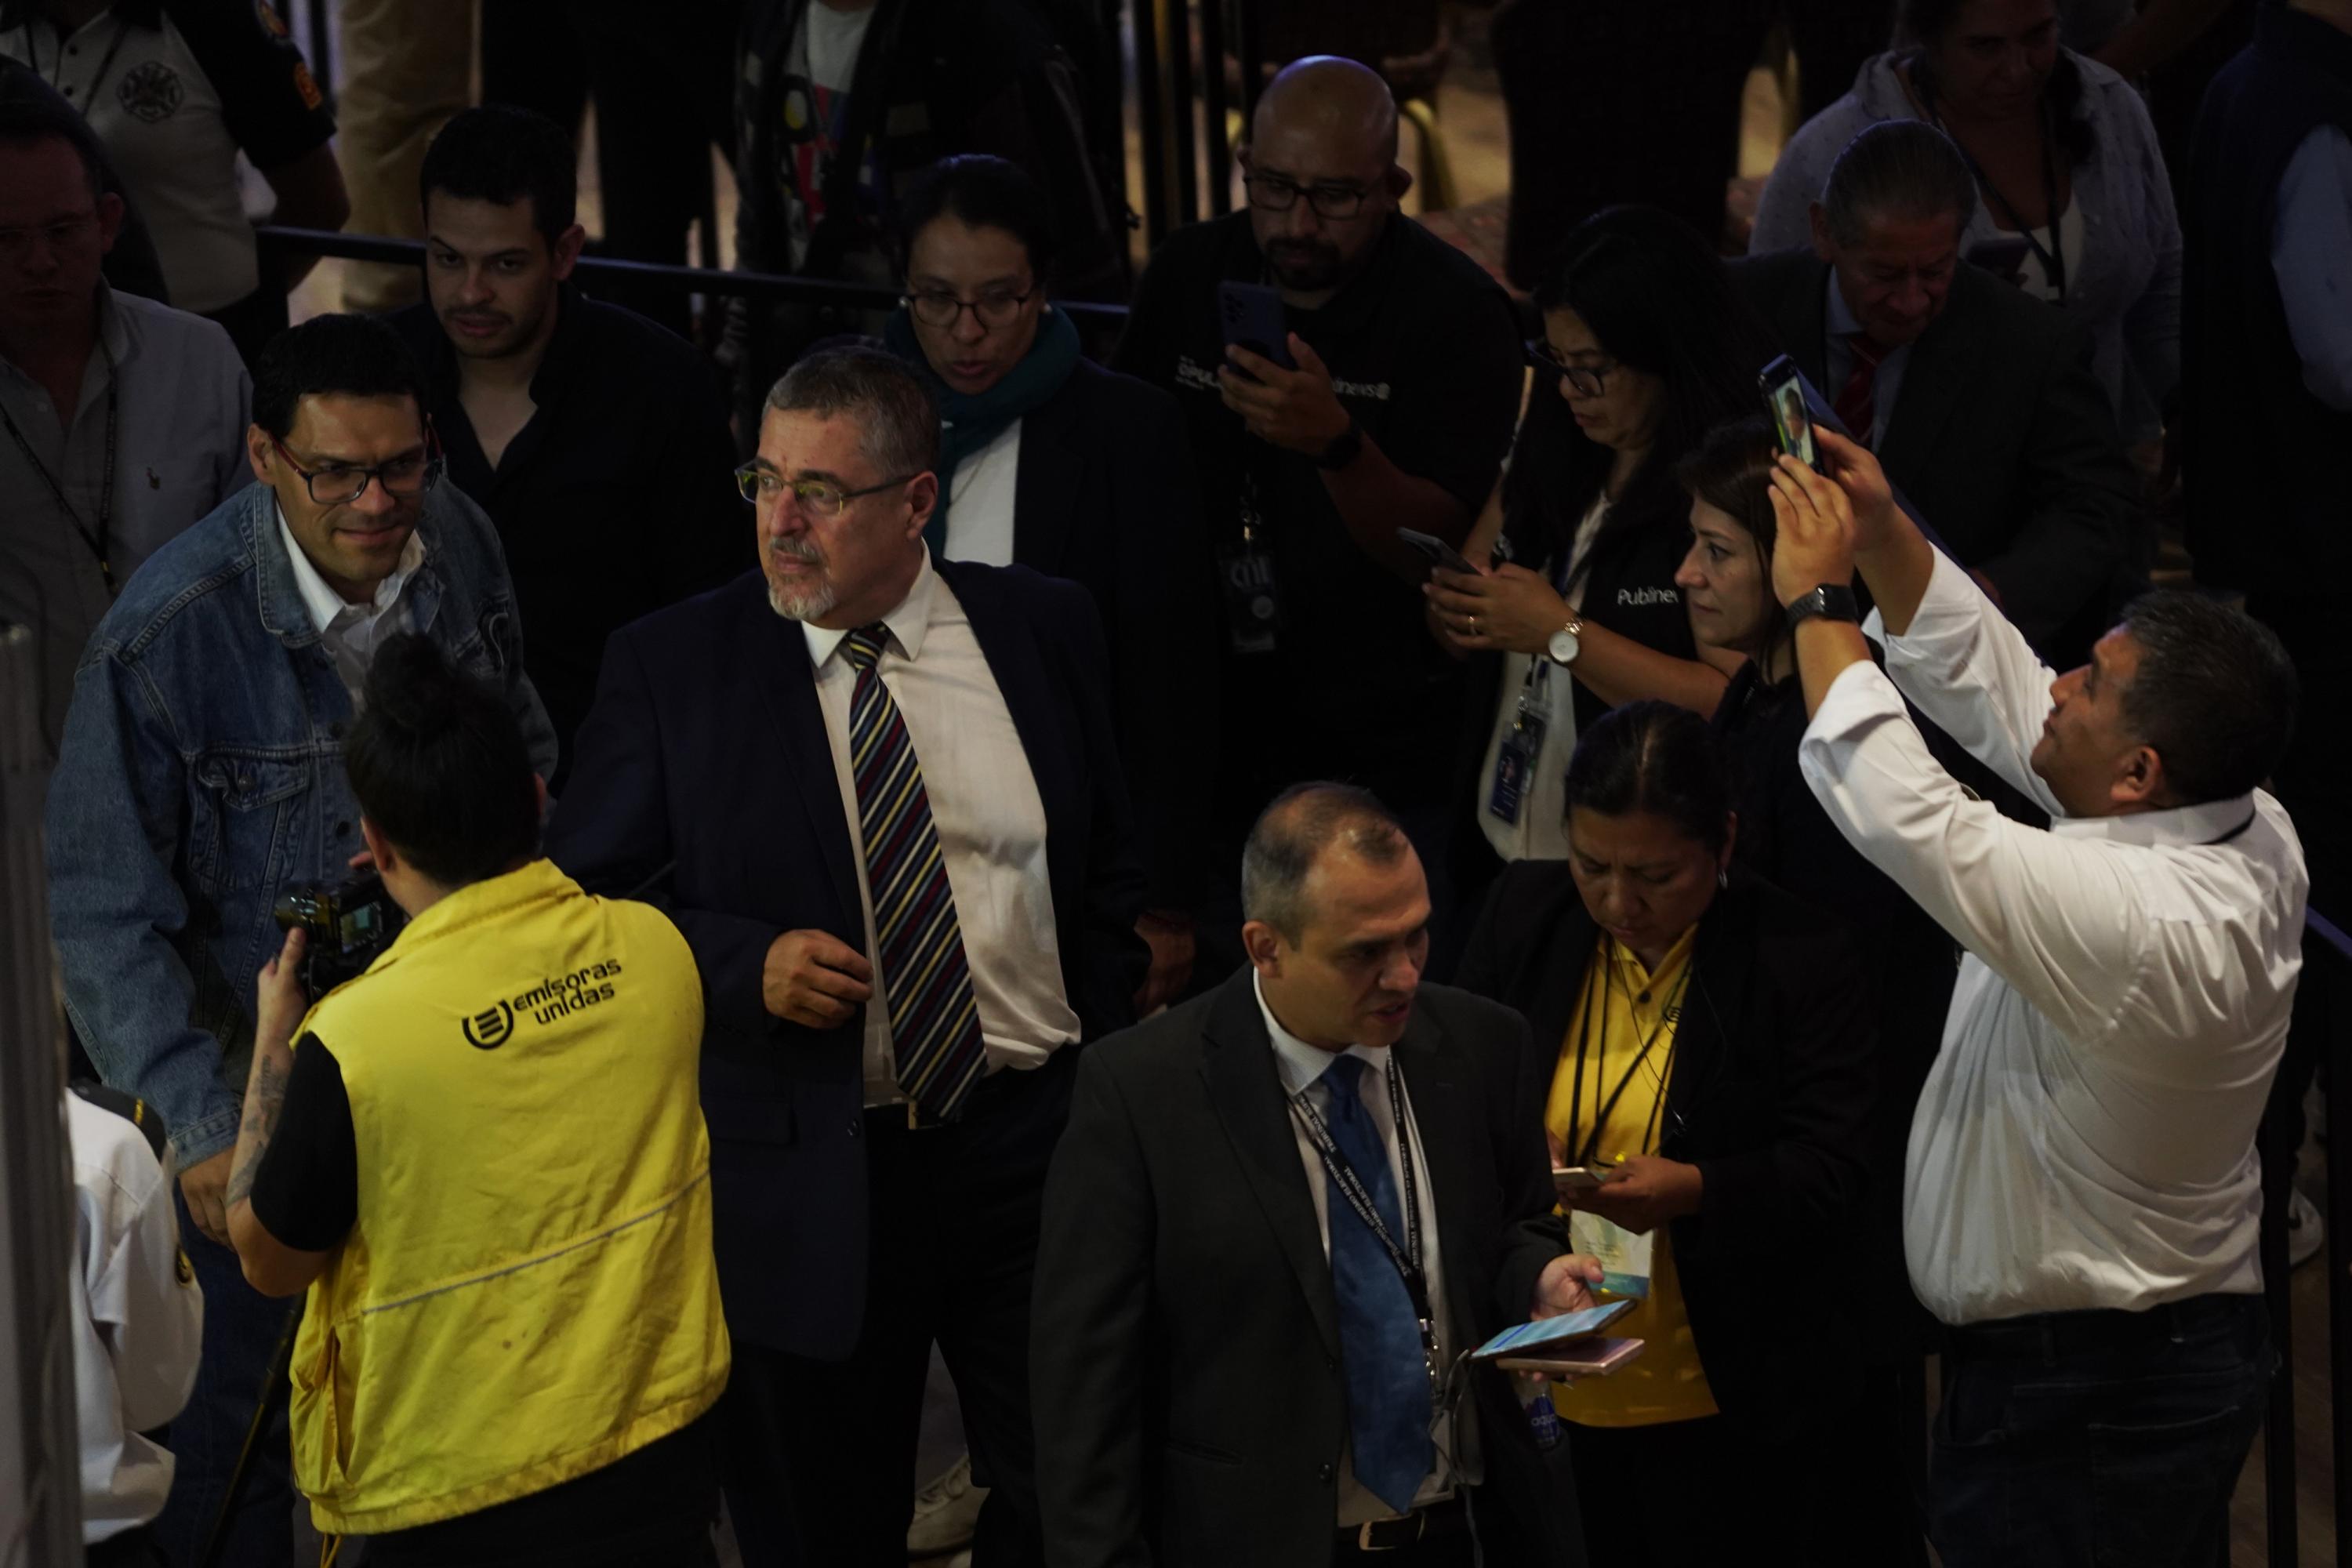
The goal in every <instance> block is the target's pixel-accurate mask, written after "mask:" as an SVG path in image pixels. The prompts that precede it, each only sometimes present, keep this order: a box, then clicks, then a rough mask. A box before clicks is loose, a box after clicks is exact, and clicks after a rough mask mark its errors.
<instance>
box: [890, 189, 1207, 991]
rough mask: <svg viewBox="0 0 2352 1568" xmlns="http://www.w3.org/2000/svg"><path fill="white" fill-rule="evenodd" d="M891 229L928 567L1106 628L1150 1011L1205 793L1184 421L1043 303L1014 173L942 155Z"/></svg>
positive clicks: (1039, 200)
mask: <svg viewBox="0 0 2352 1568" xmlns="http://www.w3.org/2000/svg"><path fill="white" fill-rule="evenodd" d="M899 216H900V220H901V232H902V233H903V234H904V236H905V244H906V257H905V262H906V268H905V269H906V289H907V291H906V295H905V297H904V298H903V299H902V300H900V301H899V305H898V310H897V311H896V312H895V313H894V314H893V315H892V316H891V317H890V320H889V322H888V324H887V327H886V328H885V330H884V333H883V338H884V342H887V344H888V346H889V348H890V350H891V352H892V353H896V354H898V356H899V357H900V358H901V359H904V360H906V361H907V362H908V363H910V364H912V365H913V366H914V367H915V369H916V372H917V374H919V375H920V376H921V377H922V379H923V380H924V382H925V383H926V384H929V387H930V389H931V394H932V395H933V396H934V397H936V398H937V399H938V401H939V405H940V472H939V479H940V505H939V510H938V511H936V512H934V513H933V514H932V516H931V521H930V525H929V529H928V533H929V538H930V543H931V549H932V552H933V553H935V554H937V555H940V556H941V557H944V558H946V559H949V560H954V561H981V562H986V563H990V564H992V565H999V566H1002V565H1006V564H1015V565H1022V566H1027V567H1029V568H1031V569H1033V570H1034V571H1038V572H1043V573H1045V574H1046V575H1048V576H1053V577H1066V578H1069V579H1071V580H1072V581H1074V582H1077V583H1082V584H1085V585H1086V586H1087V589H1088V590H1090V591H1091V592H1092V593H1093V595H1094V596H1095V605H1096V607H1097V609H1098V610H1100V612H1101V614H1102V621H1103V628H1104V630H1105V632H1106V633H1107V634H1108V638H1109V642H1110V654H1111V679H1112V685H1113V690H1114V692H1115V694H1116V699H1117V701H1118V713H1117V722H1118V739H1119V751H1120V753H1121V755H1122V756H1124V757H1125V759H1126V761H1127V763H1128V778H1129V787H1130V790H1131V792H1132V794H1133V795H1134V799H1135V806H1136V816H1137V820H1138V825H1139V828H1140V830H1141V834H1142V838H1143V849H1144V858H1145V871H1146V875H1147V877H1148V879H1149V886H1148V889H1147V892H1146V898H1145V909H1146V910H1147V912H1146V915H1145V917H1144V921H1143V924H1142V926H1141V927H1140V928H1139V929H1140V930H1141V931H1142V934H1143V936H1144V939H1145V940H1146V941H1147V942H1150V945H1151V972H1150V978H1149V979H1148V980H1147V981H1146V982H1145V985H1144V990H1143V992H1142V994H1140V996H1139V998H1138V1006H1139V1008H1140V1009H1141V1010H1142V1011H1144V1012H1147V1013H1148V1012H1150V1010H1151V1009H1153V1008H1155V1007H1157V1006H1159V1005H1161V1004H1162V1003H1165V1002H1170V1001H1173V1000H1174V999H1175V997H1176V995H1177V994H1178V993H1180V992H1181V990H1182V989H1183V987H1184V984H1185V983H1186V981H1187V979H1188V978H1189V975H1190V973H1191V969H1192V913H1191V911H1192V910H1193V908H1194V907H1195V905H1196V904H1197V902H1198V896H1199V886H1200V878H1199V868H1200V865H1201V863H1202V861H1201V840H1202V836H1203V833H1204V831H1205V829H1204V826H1203V822H1204V813H1205V810H1206V802H1207V801H1208V799H1209V795H1210V790H1211V784H1212V780H1213V749H1212V748H1211V747H1210V746H1209V745H1208V743H1207V741H1208V737H1210V736H1212V735H1213V734H1214V733H1215V729H1216V726H1215V710H1216V678H1217V674H1216V672H1217V642H1216V635H1217V634H1216V628H1217V605H1216V580H1215V576H1214V572H1215V568H1214V565H1213V563H1212V561H1211V558H1210V552H1209V543H1208V536H1207V534H1206V532H1205V531H1204V530H1203V528H1202V520H1201V503H1200V492H1199V489H1198V487H1197V485H1196V483H1195V481H1194V479H1193V474H1192V454H1191V452H1190V450H1189V448H1188V447H1186V445H1185V439H1184V424H1183V420H1182V417H1181V416H1180V415H1179V414H1178V412H1177V408H1176V403H1175V400H1174V399H1173V398H1171V397H1170V396H1169V395H1168V394H1167V393H1165V392H1162V391H1161V390H1160V389H1159V388H1158V387H1155V386H1151V385H1149V384H1145V383H1143V382H1140V381H1138V380H1136V379H1135V378H1134V377H1132V376H1126V375H1120V374H1116V373H1114V372H1112V371H1108V370H1105V369H1103V368H1102V367H1101V366H1099V365H1097V364H1095V363H1091V362H1090V361H1088V360H1087V358H1086V357H1085V356H1084V355H1083V354H1082V353H1080V348H1079V342H1078V332H1077V329H1076V327H1075V326H1073V325H1072V324H1071V321H1070V318H1069V317H1068V316H1067V315H1066V314H1065V313H1064V312H1063V311H1060V310H1055V308H1054V306H1053V304H1052V303H1051V302H1050V301H1049V300H1047V298H1046V289H1047V285H1048V284H1049V283H1050V282H1051V281H1052V278H1053V270H1054V256H1055V243H1054V226H1053V219H1052V215H1051V213H1050V212H1049V211H1048V209H1047V205H1046V200H1045V192H1044V191H1043V190H1042V189H1041V188H1040V187H1039V186H1038V184H1037V183H1036V182H1035V181H1034V180H1033V179H1032V178H1031V177H1030V176H1029V175H1028V174H1027V173H1025V172H1024V170H1022V169H1021V168H1020V167H1019V166H1018V165H1016V164H1013V163H1007V162H1006V161H1005V160H1003V159H1002V158H992V157H988V156H985V155H982V154H971V155H966V156H962V157H955V158H947V159H942V160H941V161H940V163H938V164H937V165H936V166H934V167H933V168H932V169H930V170H929V171H928V172H927V173H926V174H924V175H923V177H922V178H921V179H920V180H919V182H917V184H915V185H914V187H913V188H912V189H911V190H909V191H908V193H907V195H906V197H905V198H904V199H903V200H902V201H901V203H900V204H899Z"/></svg>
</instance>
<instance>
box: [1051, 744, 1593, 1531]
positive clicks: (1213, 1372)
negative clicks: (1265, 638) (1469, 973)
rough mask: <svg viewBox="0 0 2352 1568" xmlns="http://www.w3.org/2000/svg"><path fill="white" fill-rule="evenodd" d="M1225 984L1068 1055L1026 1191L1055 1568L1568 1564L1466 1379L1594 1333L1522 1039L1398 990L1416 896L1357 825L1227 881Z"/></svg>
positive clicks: (1530, 1054)
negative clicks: (1052, 1133) (1034, 1216)
mask: <svg viewBox="0 0 2352 1568" xmlns="http://www.w3.org/2000/svg"><path fill="white" fill-rule="evenodd" d="M1242 897H1243V900H1244V910H1245V912H1246V914H1247V916H1248V919H1247V921H1245V923H1244V925H1243V927H1242V942H1243V945H1244V948H1245V949H1246V950H1247V952H1248V954H1249V962H1248V963H1246V964H1245V965H1244V966H1243V967H1242V968H1241V969H1240V970H1239V971H1238V972H1236V973H1234V976H1233V978H1232V979H1230V980H1228V981H1226V982H1225V983H1224V984H1223V985H1222V986H1220V987H1219V988H1218V989H1217V990H1215V991H1213V992H1211V993H1209V994H1205V995H1202V996H1199V997H1196V998H1194V999H1193V1000H1192V1001H1191V1002H1188V1003H1186V1004H1184V1005H1181V1006H1180V1007H1177V1008H1175V1009H1173V1010H1172V1011H1170V1012H1167V1013H1163V1014H1161V1015H1160V1016H1157V1017H1155V1018H1153V1019H1152V1020H1151V1021H1150V1022H1149V1023H1147V1024H1143V1025H1139V1026H1137V1027H1136V1028H1133V1029H1130V1030H1129V1031H1128V1032H1127V1033H1125V1034H1123V1035H1119V1036H1118V1037H1114V1038H1112V1039H1109V1040H1106V1041H1104V1042H1102V1043H1101V1044H1100V1045H1098V1046H1096V1047H1092V1048H1091V1049H1090V1050H1089V1051H1088V1052H1087V1057H1086V1059H1085V1060H1084V1061H1083V1062H1082V1063H1081V1064H1080V1066H1079V1068H1078V1081H1077V1089H1076V1099H1075V1101H1074V1103H1073V1105H1072V1108H1071V1111H1070V1126H1069V1131H1068V1132H1067V1133H1066V1135H1065V1137H1064V1138H1063V1140H1062V1146H1061V1148H1060V1150H1059V1151H1058V1152H1056V1153H1055V1157H1054V1171H1053V1175H1052V1177H1051V1179H1050V1180H1049V1181H1048V1183H1047V1184H1046V1189H1045V1234H1044V1239H1043V1241H1042V1243H1041V1245H1040V1250H1039V1253H1038V1261H1037V1272H1038V1277H1039V1279H1044V1280H1047V1281H1050V1285H1049V1286H1048V1288H1046V1289H1043V1290H1040V1291H1039V1292H1038V1297H1037V1321H1036V1340H1035V1362H1036V1404H1037V1408H1038V1409H1039V1410H1040V1411H1046V1412H1051V1418H1050V1419H1049V1420H1046V1421H1044V1422H1042V1423H1041V1424H1040V1426H1039V1428H1038V1434H1037V1444H1038V1454H1039V1460H1040V1462H1039V1465H1038V1471H1037V1473H1038V1485H1039V1491H1040V1494H1041V1500H1042V1502H1043V1504H1044V1509H1045V1545H1046V1560H1047V1561H1048V1562H1049V1563H1053V1564H1054V1565H1055V1568H1079V1565H1081V1564H1089V1565H1090V1564H1108V1563H1146V1562H1150V1563H1158V1564H1160V1568H1295V1565H1297V1564H1302V1563H1314V1564H1318V1568H1319V1565H1320V1564H1324V1563H1333V1564H1338V1563H1356V1562H1360V1561H1362V1562H1370V1561H1378V1562H1380V1563H1385V1564H1389V1565H1390V1568H1467V1565H1468V1564H1470V1563H1473V1562H1475V1561H1478V1560H1480V1553H1481V1552H1483V1554H1484V1557H1483V1560H1484V1561H1486V1562H1488V1563H1511V1564H1514V1565H1515V1568H1516V1565H1520V1564H1527V1565H1530V1568H1569V1565H1570V1564H1581V1563H1583V1562H1584V1551H1583V1540H1582V1535H1581V1530H1580V1523H1579V1516H1578V1512H1577V1505H1576V1490H1575V1485H1574V1479H1573V1477H1572V1476H1571V1475H1570V1467H1569V1458H1568V1448H1567V1446H1566V1445H1565V1444H1559V1443H1555V1444H1554V1445H1553V1446H1551V1447H1544V1446H1542V1444H1541V1442H1540V1440H1539V1439H1538V1437H1537V1436H1535V1434H1534V1433H1533V1432H1532V1431H1531V1429H1530V1426H1529V1424H1528V1417H1527V1415H1526V1413H1525V1411H1524V1410H1522V1409H1521V1408H1520V1407H1519V1406H1518V1405H1517V1403H1516V1402H1515V1401H1514V1400H1513V1398H1512V1397H1511V1391H1510V1387H1509V1385H1508V1384H1507V1382H1506V1381H1505V1380H1504V1379H1503V1378H1502V1376H1501V1375H1500V1374H1499V1373H1496V1372H1494V1371H1493V1370H1492V1369H1490V1368H1474V1367H1471V1366H1470V1365H1468V1364H1467V1363H1464V1362H1463V1361H1462V1356H1463V1354H1464V1352H1466V1351H1469V1350H1472V1349H1475V1347H1476V1346H1478V1345H1479V1344H1481V1343H1483V1342H1485V1341H1486V1339H1487V1338H1488V1337H1489V1336H1491V1335H1492V1334H1494V1333H1495V1332H1496V1331H1498V1330H1500V1329H1502V1328H1504V1327H1506V1326H1507V1325H1509V1324H1513V1323H1518V1322H1524V1321H1527V1320H1528V1318H1530V1317H1548V1316H1551V1315H1553V1314H1555V1313H1558V1312H1561V1311H1567V1310H1575V1309H1577V1308H1579V1307H1581V1306H1584V1305H1587V1304H1589V1302H1590V1300H1591V1297H1590V1294H1589V1290H1588V1287H1589V1285H1590V1283H1591V1282H1595V1281H1598V1280H1599V1279H1600V1278H1601V1271H1600V1266H1599V1264H1598V1263H1597V1262H1595V1261H1594V1260H1593V1259H1591V1258H1580V1257H1572V1256H1570V1253H1569V1245H1568V1235H1567V1232H1566V1229H1565V1228H1564V1226H1563V1223H1562V1222H1561V1221H1560V1220H1559V1217H1558V1216H1557V1215H1555V1214H1554V1213H1553V1212H1552V1208H1553V1201H1554V1194H1553V1189H1552V1184H1551V1179H1550V1174H1549V1160H1548V1158H1547V1157H1546V1150H1545V1144H1544V1133H1543V1125H1542V1112H1543V1098H1542V1089H1541V1087H1540V1084H1539V1082H1538V1073H1537V1070H1536V1069H1537V1063H1538V1054H1537V1051H1536V1049H1535V1047H1534V1044H1533V1042H1531V1041H1530V1040H1529V1039H1528V1026H1527V1023H1526V1021H1525V1020H1524V1019H1522V1018H1520V1017H1519V1016H1517V1014H1515V1013H1512V1012H1510V1011H1509V1010H1507V1009H1506V1008H1504V1007H1501V1006H1498V1005H1496V1004H1494V1003H1492V1002H1488V1001H1486V1000H1484V999H1482V998H1479V997H1475V996H1473V995H1470V994H1467V993H1465V992H1460V991H1454V990H1452V989H1450V988H1448V987H1445V986H1442V985H1423V984H1422V983H1421V975H1422V969H1423V965H1424V964H1425V963H1427V961H1428V957H1429V918H1430V900H1429V885H1428V880H1427V879H1426V878H1425V877H1424V876H1423V872H1422V868H1421V858H1420V857H1419V856H1418V855H1417V854H1416V853H1415V852H1414V850H1413V847H1412V841H1411V840H1410V839H1409V838H1408V837H1406V835H1405V830H1404V828H1403V826H1402V825H1401V824H1400V823H1399V822H1398V820H1397V818H1396V817H1395V816H1392V815H1391V813H1390V811H1389V810H1388V808H1387V807H1386V806H1385V805H1382V804H1381V802H1380V801H1379V800H1378V799H1376V798H1375V797H1373V796H1372V795H1370V794H1368V793H1367V792H1365V791H1363V790H1360V789H1357V788H1354V787H1352V786H1349V785H1345V784H1299V785H1296V786H1294V787H1293V788H1291V789H1289V790H1286V791H1285V792H1284V793H1283V794H1282V795H1278V796H1277V797H1276V799H1275V802H1274V804H1273V805H1270V806H1268V807H1266V809H1265V812H1264V813H1263V814H1262V815H1261V816H1259V818H1258V820H1257V825H1256V826H1255V828H1253V829H1252V830H1251V833H1250V836H1249V842H1248V846H1247V847H1246V848H1245V849H1244V852H1243V857H1242Z"/></svg>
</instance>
